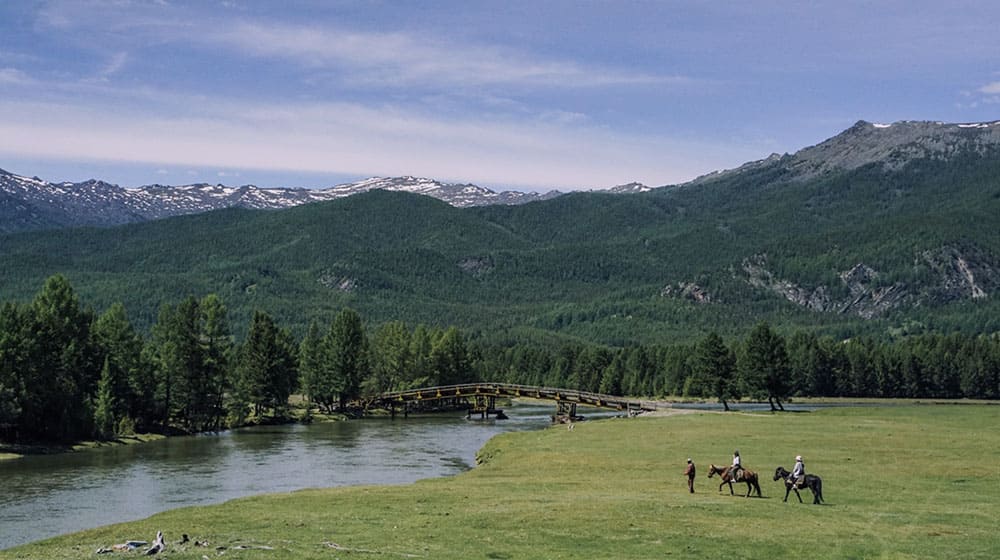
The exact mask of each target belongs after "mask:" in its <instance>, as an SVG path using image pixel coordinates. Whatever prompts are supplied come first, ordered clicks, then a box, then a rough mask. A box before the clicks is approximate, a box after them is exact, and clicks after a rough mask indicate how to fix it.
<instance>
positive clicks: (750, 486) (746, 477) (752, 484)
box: [708, 465, 761, 498]
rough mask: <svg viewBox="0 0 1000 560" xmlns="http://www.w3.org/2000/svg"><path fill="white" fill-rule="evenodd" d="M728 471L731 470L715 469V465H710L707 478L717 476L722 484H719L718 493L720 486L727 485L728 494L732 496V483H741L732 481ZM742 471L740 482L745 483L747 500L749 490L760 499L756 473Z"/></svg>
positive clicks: (726, 468)
mask: <svg viewBox="0 0 1000 560" xmlns="http://www.w3.org/2000/svg"><path fill="white" fill-rule="evenodd" d="M730 470H732V467H717V466H715V465H710V466H709V467H708V478H712V476H713V475H719V478H721V479H722V482H720V483H719V492H722V486H723V485H724V484H728V485H729V494H730V495H733V482H741V481H740V480H735V481H734V480H733V477H732V475H731V474H730V473H729V471H730ZM742 470H743V478H742V482H746V483H747V495H746V497H747V498H749V497H750V491H751V490H756V491H757V497H758V498H760V497H761V495H760V484H758V483H757V473H755V472H753V471H748V470H747V469H742Z"/></svg>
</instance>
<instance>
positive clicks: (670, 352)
mask: <svg viewBox="0 0 1000 560" xmlns="http://www.w3.org/2000/svg"><path fill="white" fill-rule="evenodd" d="M479 354H480V355H481V356H483V359H484V361H485V362H487V363H488V365H487V367H486V369H487V370H489V371H493V372H498V373H499V376H495V377H498V378H499V380H503V381H507V382H511V383H522V384H528V385H549V386H555V387H566V388H573V389H579V390H584V391H595V392H600V393H609V394H620V395H636V396H652V397H669V396H673V397H687V398H709V399H713V400H718V401H719V402H720V403H722V404H723V406H724V407H726V409H727V410H728V404H729V403H731V402H733V401H735V400H738V399H741V398H750V399H754V400H766V401H768V402H770V403H771V407H772V409H781V408H782V402H783V401H787V400H788V399H790V398H794V397H854V398H947V399H961V398H970V399H997V398H1000V336H998V335H997V334H993V335H969V334H962V333H953V334H920V335H916V336H911V337H906V338H902V339H899V340H879V339H875V338H871V337H863V338H852V339H846V340H844V339H835V338H832V337H819V336H816V335H815V334H811V333H808V332H804V331H795V332H793V333H791V334H790V335H788V336H783V335H782V334H780V333H779V332H777V331H776V330H775V329H774V328H772V327H771V326H770V325H768V324H767V323H759V324H757V325H756V326H755V327H754V328H753V329H752V330H751V331H750V332H749V333H748V334H747V335H746V336H745V337H744V338H742V339H734V340H731V341H729V343H726V341H724V340H723V339H722V337H721V336H719V335H718V334H717V333H715V332H709V333H708V334H706V335H704V336H703V337H702V338H700V339H699V340H697V342H695V343H694V344H690V345H670V346H632V347H626V348H607V347H600V346H586V345H567V346H564V347H562V348H558V349H551V348H546V347H542V346H538V345H528V344H519V345H514V346H510V347H507V348H504V349H495V350H494V351H485V352H480V353H479Z"/></svg>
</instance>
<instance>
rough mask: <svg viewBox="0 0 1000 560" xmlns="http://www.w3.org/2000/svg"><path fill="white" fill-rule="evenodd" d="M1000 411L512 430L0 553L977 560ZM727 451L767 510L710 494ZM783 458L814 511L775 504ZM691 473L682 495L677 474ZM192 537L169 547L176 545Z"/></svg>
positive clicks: (999, 482) (854, 413)
mask: <svg viewBox="0 0 1000 560" xmlns="http://www.w3.org/2000/svg"><path fill="white" fill-rule="evenodd" d="M996 425H1000V407H994V406H960V407H959V406H948V407H944V406H941V407H938V406H894V407H889V408H873V407H868V408H834V409H824V410H820V411H815V412H808V413H797V414H770V413H765V414H750V413H733V414H715V413H707V412H688V413H686V414H678V415H673V416H655V417H649V418H643V417H639V418H632V419H610V420H602V421H593V422H583V423H579V424H576V425H574V427H573V429H567V427H566V426H556V427H553V428H550V429H547V430H543V431H540V432H520V433H509V434H504V435H501V436H498V437H496V438H494V439H493V440H491V441H490V442H489V443H488V444H487V445H486V446H485V447H484V448H483V449H482V450H481V452H480V454H479V461H480V463H481V464H480V466H478V467H477V468H475V469H473V470H472V471H469V472H467V473H464V474H461V475H459V476H456V477H451V478H444V479H431V480H424V481H420V482H418V483H416V484H412V485H408V486H386V487H370V486H369V487H349V488H335V489H322V490H306V491H300V492H294V493H289V494H277V495H267V496H258V497H252V498H246V499H240V500H234V501H231V502H227V503H225V504H220V505H216V506H208V507H194V508H184V509H179V510H173V511H169V512H165V513H162V514H158V515H155V516H152V517H150V518H148V519H144V520H141V521H136V522H130V523H122V524H118V525H112V526H108V527H102V528H98V529H93V530H89V531H83V532H80V533H76V534H73V535H66V536H63V537H58V538H55V539H49V540H46V541H42V542H38V543H33V544H30V545H26V546H22V547H16V548H13V549H9V550H6V551H0V558H22V559H33V558H39V559H41V558H45V559H61V558H84V557H90V556H91V555H93V554H94V552H95V551H96V550H98V549H99V548H102V547H107V546H110V545H112V544H115V543H124V542H125V541H128V540H135V539H140V540H148V541H152V539H153V538H154V536H155V535H156V533H157V531H163V533H164V535H165V536H166V539H165V540H166V543H167V547H166V552H167V553H168V554H169V556H170V557H171V558H192V559H200V558H202V557H203V556H208V557H213V556H215V555H216V554H219V553H232V554H237V551H238V554H239V556H238V557H239V558H281V557H294V558H317V559H319V558H322V559H330V558H343V557H350V558H354V559H366V558H372V559H374V558H389V557H399V558H455V559H459V558H462V559H465V558H552V559H561V558H565V559H579V558H664V557H669V558H707V557H728V556H735V555H738V556H739V557H740V558H762V559H763V558H768V559H770V558H775V557H808V558H873V557H885V558H929V557H945V556H948V557H963V558H990V557H994V556H995V555H996V554H997V552H998V551H1000V540H998V538H997V536H996V520H997V519H998V518H1000V500H998V499H997V497H998V496H997V488H998V487H1000V473H998V472H997V470H996V468H995V467H993V465H996V464H998V461H1000V451H997V450H1000V433H997V432H996V430H994V429H992V427H994V426H996ZM735 448H739V450H740V452H741V455H742V457H743V463H744V465H745V466H746V467H747V468H749V469H752V470H756V471H758V473H759V476H760V480H761V486H762V488H763V494H764V497H763V498H756V497H753V498H744V497H742V495H740V494H741V491H744V492H745V486H744V487H742V488H737V495H735V496H731V495H730V494H729V491H728V489H724V490H723V491H722V492H720V491H719V488H718V482H717V480H718V479H717V478H713V479H708V478H706V475H707V473H708V467H709V464H710V463H716V464H728V462H729V460H730V457H731V454H732V452H733V450H734V449H735ZM796 455H802V456H803V458H804V459H805V463H806V466H807V472H812V473H814V474H818V475H820V476H821V477H822V478H823V481H824V487H823V493H824V497H825V499H826V504H824V505H820V506H816V505H812V504H811V503H810V502H811V499H809V498H810V497H809V496H808V493H806V495H805V496H804V498H806V499H805V502H806V503H804V504H799V503H798V501H797V500H796V499H795V498H794V495H793V497H792V498H790V500H789V501H788V502H787V503H785V502H782V497H783V496H784V487H783V485H782V484H781V483H780V482H774V481H773V480H772V477H773V473H774V471H775V468H776V467H777V466H779V465H782V466H785V467H786V468H790V467H791V465H792V462H793V461H794V458H795V456H796ZM687 457H692V458H693V459H694V461H695V464H696V465H697V468H698V473H699V474H698V477H697V479H696V482H695V493H694V494H690V493H688V489H687V485H686V481H685V478H684V477H683V475H682V473H683V471H684V467H685V460H686V458H687ZM185 534H186V535H188V541H187V542H185V543H181V542H180V541H181V540H182V535H185Z"/></svg>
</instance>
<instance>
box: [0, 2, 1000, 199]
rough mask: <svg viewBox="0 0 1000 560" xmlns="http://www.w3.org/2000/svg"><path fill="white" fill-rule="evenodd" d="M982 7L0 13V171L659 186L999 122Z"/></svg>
mask: <svg viewBox="0 0 1000 560" xmlns="http://www.w3.org/2000/svg"><path fill="white" fill-rule="evenodd" d="M998 23H1000V2H995V1H994V0H979V1H969V0H950V1H948V2H941V1H938V0H934V1H928V0H881V1H878V0H834V1H819V0H815V1H809V0H796V1H784V0H768V1H765V0H740V1H731V2H727V1H723V0H715V1H701V0H688V1H673V0H663V1H638V0H636V1H631V2H630V1H626V0H616V1H609V2H602V1H598V0H591V1H588V0H576V1H563V0H530V1H525V2H522V1H520V0H503V1H483V2H478V1H475V0H464V1H434V0H421V1H419V2H412V1H398V2H393V1H376V0H372V1H353V0H282V1H281V2H274V1H244V0H224V1H212V0H197V1H182V0H145V1H138V0H136V1H129V0H93V1H66V0H54V1H30V0H6V1H3V2H0V168H2V169H5V170H7V171H10V172H13V173H17V174H21V175H28V176H39V177H41V178H43V179H46V180H50V181H83V180H86V179H90V178H97V179H103V180H106V181H109V182H112V183H116V184H119V185H121V186H124V187H136V186H140V185H147V184H153V183H160V184H171V185H180V184H191V183H198V182H207V183H213V184H214V183H223V184H227V185H243V184H255V185H258V186H262V187H307V188H320V187H329V186H333V185H336V184H341V183H345V182H350V181H355V180H359V179H362V178H367V177H372V176H401V175H413V176H419V177H429V178H433V179H438V180H441V181H447V182H463V183H464V182H471V183H475V184H478V185H481V186H486V187H490V188H493V189H495V190H506V189H515V190H533V191H547V190H550V189H559V190H563V191H565V190H578V189H593V188H607V187H611V186H615V185H620V184H625V183H629V182H632V181H639V182H642V183H645V184H647V185H651V186H661V185H667V184H676V183H680V182H683V181H687V180H690V179H693V178H695V177H697V176H699V175H702V174H705V173H709V172H712V171H715V170H720V169H728V168H733V167H737V166H739V165H741V164H743V163H745V162H747V161H753V160H757V159H762V158H765V157H767V156H768V155H770V154H771V153H775V152H777V153H785V152H789V153H791V152H795V151H797V150H799V149H801V148H804V147H806V146H810V145H814V144H817V143H819V142H821V141H823V140H825V139H826V138H829V137H831V136H833V135H835V134H837V133H839V132H840V131H842V130H844V129H846V128H848V127H850V126H851V125H852V124H854V123H855V122H856V121H858V120H860V119H864V120H868V121H871V122H885V123H889V122H894V121H898V120H934V121H944V122H983V121H994V120H998V119H1000V32H998V31H997V24H998Z"/></svg>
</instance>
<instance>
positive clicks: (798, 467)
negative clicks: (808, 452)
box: [788, 455, 806, 484]
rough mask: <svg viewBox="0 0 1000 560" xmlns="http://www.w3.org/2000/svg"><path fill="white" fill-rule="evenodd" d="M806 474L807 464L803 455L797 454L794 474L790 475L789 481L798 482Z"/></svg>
mask: <svg viewBox="0 0 1000 560" xmlns="http://www.w3.org/2000/svg"><path fill="white" fill-rule="evenodd" d="M805 475H806V465H805V463H803V462H802V455H796V456H795V467H794V468H793V469H792V474H790V475H788V482H791V483H792V484H796V483H798V482H799V481H800V480H802V477H804V476H805Z"/></svg>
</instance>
